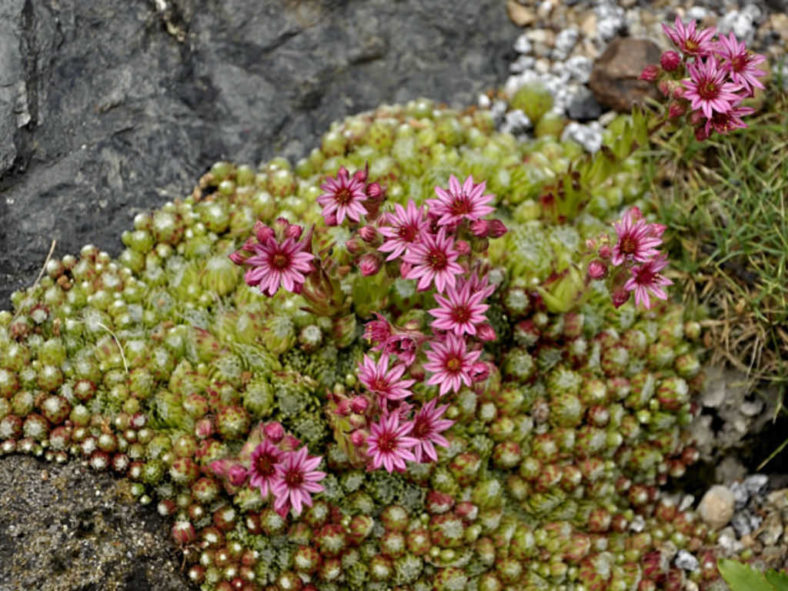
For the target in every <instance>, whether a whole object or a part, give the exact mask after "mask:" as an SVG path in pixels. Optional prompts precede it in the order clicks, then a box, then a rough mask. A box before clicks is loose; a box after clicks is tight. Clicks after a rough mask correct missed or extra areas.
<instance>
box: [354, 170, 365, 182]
mask: <svg viewBox="0 0 788 591" xmlns="http://www.w3.org/2000/svg"><path fill="white" fill-rule="evenodd" d="M367 175H368V172H367V169H366V168H365V169H364V170H357V171H356V172H354V173H353V178H354V179H356V180H357V181H360V182H362V183H365V182H367Z"/></svg>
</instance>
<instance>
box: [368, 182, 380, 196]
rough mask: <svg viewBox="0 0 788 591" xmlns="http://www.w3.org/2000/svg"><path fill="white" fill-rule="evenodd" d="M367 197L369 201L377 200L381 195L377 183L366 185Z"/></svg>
mask: <svg viewBox="0 0 788 591" xmlns="http://www.w3.org/2000/svg"><path fill="white" fill-rule="evenodd" d="M366 193H367V197H369V198H370V199H377V198H378V197H380V196H381V195H382V194H383V189H382V188H381V186H380V184H379V183H370V184H369V185H367V191H366Z"/></svg>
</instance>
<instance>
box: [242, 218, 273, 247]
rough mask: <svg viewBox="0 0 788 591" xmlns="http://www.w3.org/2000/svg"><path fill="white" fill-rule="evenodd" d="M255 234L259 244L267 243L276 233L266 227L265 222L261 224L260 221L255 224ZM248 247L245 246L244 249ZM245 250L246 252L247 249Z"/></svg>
mask: <svg viewBox="0 0 788 591" xmlns="http://www.w3.org/2000/svg"><path fill="white" fill-rule="evenodd" d="M254 233H255V236H257V241H258V242H265V241H267V240H268V239H269V238H273V237H274V231H273V230H272V229H271V228H269V227H268V226H266V225H265V224H264V223H263V222H259V221H258V222H255V224H254ZM246 246H247V244H244V247H246ZM244 250H246V248H244Z"/></svg>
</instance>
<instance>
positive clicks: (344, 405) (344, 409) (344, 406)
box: [334, 398, 351, 417]
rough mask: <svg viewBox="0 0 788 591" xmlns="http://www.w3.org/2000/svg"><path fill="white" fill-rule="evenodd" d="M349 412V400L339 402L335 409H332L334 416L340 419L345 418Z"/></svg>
mask: <svg viewBox="0 0 788 591" xmlns="http://www.w3.org/2000/svg"><path fill="white" fill-rule="evenodd" d="M350 412H351V410H350V400H348V399H347V398H345V399H344V400H340V401H339V402H338V403H337V407H336V408H335V409H334V414H336V415H339V416H340V417H346V416H348V415H349V414H350Z"/></svg>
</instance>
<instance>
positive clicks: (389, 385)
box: [358, 354, 416, 400]
mask: <svg viewBox="0 0 788 591" xmlns="http://www.w3.org/2000/svg"><path fill="white" fill-rule="evenodd" d="M405 369H406V367H405V366H404V365H401V364H400V365H395V366H394V367H392V368H391V369H389V356H388V355H385V354H384V355H381V356H380V359H378V361H377V363H375V360H374V359H372V358H371V357H370V356H369V355H364V359H363V360H362V362H361V363H359V364H358V379H359V381H360V382H361V383H362V384H364V385H365V386H366V387H367V389H368V390H369V391H370V392H372V393H373V394H377V395H378V396H380V397H382V398H385V399H387V400H402V399H403V398H407V397H408V396H410V395H412V394H413V392H411V391H410V389H409V388H410V387H411V386H412V385H413V384H415V383H416V380H403V379H402V374H404V373H405Z"/></svg>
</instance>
